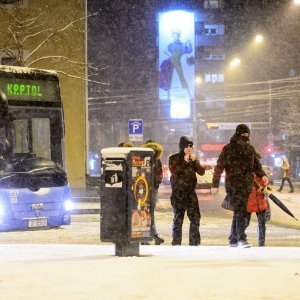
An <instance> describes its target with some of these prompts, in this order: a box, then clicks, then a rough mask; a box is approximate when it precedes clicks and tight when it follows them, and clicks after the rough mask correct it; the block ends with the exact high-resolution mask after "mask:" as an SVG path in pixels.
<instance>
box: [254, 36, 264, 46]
mask: <svg viewBox="0 0 300 300" xmlns="http://www.w3.org/2000/svg"><path fill="white" fill-rule="evenodd" d="M263 41H264V37H263V36H262V35H261V34H257V35H256V36H255V43H256V44H260V43H262V42H263Z"/></svg>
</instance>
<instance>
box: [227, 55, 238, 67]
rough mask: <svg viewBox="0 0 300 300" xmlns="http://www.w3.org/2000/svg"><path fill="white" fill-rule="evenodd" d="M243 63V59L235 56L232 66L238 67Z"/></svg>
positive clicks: (230, 64)
mask: <svg viewBox="0 0 300 300" xmlns="http://www.w3.org/2000/svg"><path fill="white" fill-rule="evenodd" d="M240 63H241V60H240V59H239V58H238V57H235V58H234V59H233V60H232V61H231V62H230V63H229V66H230V68H236V67H237V66H238V65H239V64H240Z"/></svg>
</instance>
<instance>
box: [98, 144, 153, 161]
mask: <svg viewBox="0 0 300 300" xmlns="http://www.w3.org/2000/svg"><path fill="white" fill-rule="evenodd" d="M132 151H143V152H152V153H153V152H154V151H153V150H152V149H150V148H142V147H111V148H104V149H102V150H101V155H102V157H103V158H104V159H105V158H126V156H127V155H128V154H129V153H130V152H132Z"/></svg>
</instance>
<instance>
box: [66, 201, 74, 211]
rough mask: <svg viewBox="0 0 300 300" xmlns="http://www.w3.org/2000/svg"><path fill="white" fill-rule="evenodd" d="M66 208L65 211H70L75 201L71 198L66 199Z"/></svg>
mask: <svg viewBox="0 0 300 300" xmlns="http://www.w3.org/2000/svg"><path fill="white" fill-rule="evenodd" d="M64 209H65V211H70V210H72V209H73V202H72V201H71V200H70V199H67V200H65V202H64Z"/></svg>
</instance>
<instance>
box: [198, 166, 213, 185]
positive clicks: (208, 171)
mask: <svg viewBox="0 0 300 300" xmlns="http://www.w3.org/2000/svg"><path fill="white" fill-rule="evenodd" d="M201 165H202V166H203V167H204V169H205V174H204V175H202V176H200V175H199V174H198V173H196V177H197V185H196V189H199V190H201V189H204V190H205V189H211V187H212V180H213V176H214V165H212V164H205V163H201Z"/></svg>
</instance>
